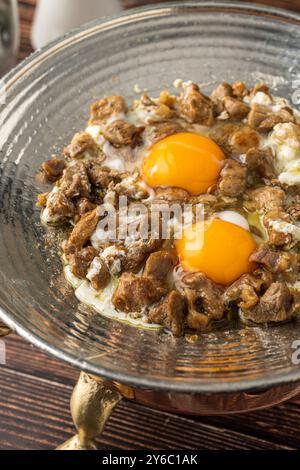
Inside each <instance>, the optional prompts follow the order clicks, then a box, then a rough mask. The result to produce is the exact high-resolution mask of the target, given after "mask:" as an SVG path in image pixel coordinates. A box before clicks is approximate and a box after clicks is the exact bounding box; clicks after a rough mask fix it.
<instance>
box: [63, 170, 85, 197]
mask: <svg viewBox="0 0 300 470" xmlns="http://www.w3.org/2000/svg"><path fill="white" fill-rule="evenodd" d="M90 189H91V187H90V182H89V178H88V175H87V172H86V167H85V164H84V163H83V162H77V163H75V164H74V165H71V166H68V167H67V168H66V169H65V171H64V173H63V176H62V178H61V180H60V190H61V191H62V192H63V193H64V194H65V195H66V197H67V198H70V199H73V198H75V197H87V198H88V197H89V194H90Z"/></svg>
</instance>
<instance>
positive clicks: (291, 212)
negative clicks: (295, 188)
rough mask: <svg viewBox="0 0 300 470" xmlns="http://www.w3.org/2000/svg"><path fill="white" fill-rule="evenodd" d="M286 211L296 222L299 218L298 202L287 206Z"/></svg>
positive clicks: (299, 206)
mask: <svg viewBox="0 0 300 470" xmlns="http://www.w3.org/2000/svg"><path fill="white" fill-rule="evenodd" d="M286 211H287V213H288V214H289V215H290V216H291V217H292V219H293V220H294V221H296V222H299V220H300V204H299V203H295V204H293V205H291V206H290V207H288V208H287V210H286Z"/></svg>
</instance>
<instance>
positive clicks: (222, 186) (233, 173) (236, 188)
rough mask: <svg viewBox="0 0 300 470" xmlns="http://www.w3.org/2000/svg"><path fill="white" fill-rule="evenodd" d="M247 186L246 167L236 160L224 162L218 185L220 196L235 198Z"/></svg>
mask: <svg viewBox="0 0 300 470" xmlns="http://www.w3.org/2000/svg"><path fill="white" fill-rule="evenodd" d="M246 184H247V167H246V165H243V164H242V163H240V162H237V161H236V160H230V159H228V160H225V164H224V166H223V168H222V171H221V173H220V180H219V183H218V189H219V193H220V194H221V195H222V196H230V197H235V196H239V195H240V194H242V193H243V192H244V191H245V189H246Z"/></svg>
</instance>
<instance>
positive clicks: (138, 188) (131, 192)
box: [114, 173, 149, 201]
mask: <svg viewBox="0 0 300 470" xmlns="http://www.w3.org/2000/svg"><path fill="white" fill-rule="evenodd" d="M114 191H115V193H116V194H117V195H118V196H126V197H128V198H129V199H132V200H134V201H140V200H143V199H147V198H148V197H149V192H148V189H147V186H146V185H145V183H144V181H143V180H142V178H140V176H139V174H138V173H134V174H133V175H129V176H127V177H125V178H123V179H122V181H121V182H120V183H118V184H117V185H116V186H115V188H114Z"/></svg>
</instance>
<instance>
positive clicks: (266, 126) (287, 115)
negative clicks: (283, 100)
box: [258, 108, 295, 132]
mask: <svg viewBox="0 0 300 470" xmlns="http://www.w3.org/2000/svg"><path fill="white" fill-rule="evenodd" d="M287 122H292V123H294V122H295V118H294V115H293V111H292V110H291V109H289V108H283V109H281V110H280V111H279V112H278V113H273V114H271V115H270V116H268V117H267V118H266V119H264V120H263V121H262V122H261V123H260V125H259V128H258V130H259V131H262V132H269V131H271V130H272V129H273V128H274V127H275V126H276V124H280V123H287Z"/></svg>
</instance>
